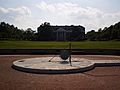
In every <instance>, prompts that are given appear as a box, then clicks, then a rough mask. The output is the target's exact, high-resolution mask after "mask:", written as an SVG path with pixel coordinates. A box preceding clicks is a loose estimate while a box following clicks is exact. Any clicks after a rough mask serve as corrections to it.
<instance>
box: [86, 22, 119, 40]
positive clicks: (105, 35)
mask: <svg viewBox="0 0 120 90" xmlns="http://www.w3.org/2000/svg"><path fill="white" fill-rule="evenodd" d="M86 37H87V39H88V40H91V41H93V40H99V41H108V40H120V22H118V23H116V24H115V25H111V26H110V27H105V28H104V29H103V30H102V29H101V28H100V29H99V30H98V32H95V31H94V30H91V31H90V32H87V34H86Z"/></svg>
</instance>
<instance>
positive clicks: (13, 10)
mask: <svg viewBox="0 0 120 90" xmlns="http://www.w3.org/2000/svg"><path fill="white" fill-rule="evenodd" d="M0 13H1V14H9V13H16V14H20V15H31V11H30V10H29V9H28V8H27V7H25V6H22V7H18V8H3V7H0Z"/></svg>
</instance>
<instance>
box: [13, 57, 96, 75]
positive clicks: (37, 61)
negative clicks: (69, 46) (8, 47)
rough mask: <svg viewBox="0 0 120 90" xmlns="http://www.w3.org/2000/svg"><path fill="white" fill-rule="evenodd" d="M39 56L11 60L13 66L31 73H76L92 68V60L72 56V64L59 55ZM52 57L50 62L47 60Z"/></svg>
mask: <svg viewBox="0 0 120 90" xmlns="http://www.w3.org/2000/svg"><path fill="white" fill-rule="evenodd" d="M52 58H53V57H41V58H28V59H21V60H17V61H14V62H13V66H12V67H13V68H14V69H17V70H20V71H25V72H31V73H49V74H50V73H56V74H59V73H76V72H84V71H88V70H91V69H93V68H94V62H92V61H90V60H88V59H84V58H72V66H71V65H70V63H69V59H68V60H66V61H64V60H61V58H60V57H54V58H53V59H52ZM50 59H52V60H51V61H50V62H49V60H50Z"/></svg>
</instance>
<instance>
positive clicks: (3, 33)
mask: <svg viewBox="0 0 120 90" xmlns="http://www.w3.org/2000/svg"><path fill="white" fill-rule="evenodd" d="M50 26H51V25H50V23H48V22H45V23H43V24H41V25H40V26H39V27H38V28H37V30H38V31H37V32H35V31H33V30H32V29H31V28H28V29H27V30H23V29H18V28H17V27H15V26H14V25H10V24H8V23H5V22H1V23H0V40H32V41H35V40H38V41H41V40H43V41H47V38H48V37H46V36H49V37H52V36H50V35H51V34H50V33H51V30H52V29H51V28H50ZM48 29H49V30H48ZM46 30H47V33H46ZM39 31H42V32H39ZM40 33H44V34H40ZM86 40H92V41H97V40H99V41H107V40H120V22H118V23H116V24H115V25H111V26H110V27H105V28H104V29H101V28H100V29H99V30H98V31H97V32H96V31H95V30H91V31H89V32H87V34H86ZM48 41H50V40H48Z"/></svg>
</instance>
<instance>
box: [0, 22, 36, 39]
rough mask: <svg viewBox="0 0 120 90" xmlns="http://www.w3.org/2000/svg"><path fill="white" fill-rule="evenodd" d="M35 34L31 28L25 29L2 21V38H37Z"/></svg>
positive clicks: (0, 37) (0, 29) (0, 26)
mask: <svg viewBox="0 0 120 90" xmlns="http://www.w3.org/2000/svg"><path fill="white" fill-rule="evenodd" d="M35 36H36V33H35V31H33V30H32V29H31V28H28V29H27V30H23V29H18V28H17V27H15V26H14V25H10V24H8V23H5V22H1V23H0V40H35V39H36V38H35Z"/></svg>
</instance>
